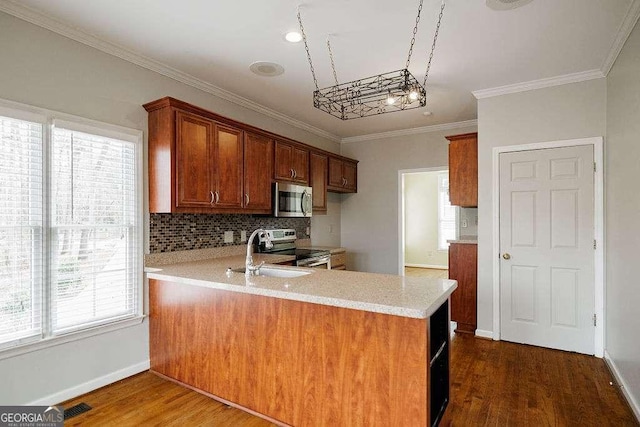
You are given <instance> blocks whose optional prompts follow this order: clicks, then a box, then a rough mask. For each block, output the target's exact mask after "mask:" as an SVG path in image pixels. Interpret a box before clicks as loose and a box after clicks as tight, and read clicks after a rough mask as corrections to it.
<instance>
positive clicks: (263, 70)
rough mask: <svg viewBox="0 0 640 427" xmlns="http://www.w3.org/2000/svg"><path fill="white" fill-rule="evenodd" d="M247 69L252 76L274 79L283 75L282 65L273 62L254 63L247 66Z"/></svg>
mask: <svg viewBox="0 0 640 427" xmlns="http://www.w3.org/2000/svg"><path fill="white" fill-rule="evenodd" d="M249 69H250V70H251V72H253V73H254V74H257V75H259V76H264V77H274V76H279V75H280V74H282V73H284V68H283V67H282V65H280V64H276V63H275V62H266V61H256V62H254V63H253V64H251V65H250V66H249Z"/></svg>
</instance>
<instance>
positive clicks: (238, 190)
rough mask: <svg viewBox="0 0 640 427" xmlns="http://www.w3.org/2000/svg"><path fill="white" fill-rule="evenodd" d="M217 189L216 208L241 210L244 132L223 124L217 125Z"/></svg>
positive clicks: (215, 156)
mask: <svg viewBox="0 0 640 427" xmlns="http://www.w3.org/2000/svg"><path fill="white" fill-rule="evenodd" d="M214 129H215V137H214V140H215V153H214V156H213V165H214V169H215V177H216V188H215V190H214V191H215V192H216V193H215V200H214V207H215V208H217V209H220V208H222V209H224V208H241V207H242V203H243V194H242V175H243V168H242V165H243V151H244V143H243V140H242V131H241V130H240V129H236V128H233V127H230V126H225V125H221V124H216V125H215V128H214Z"/></svg>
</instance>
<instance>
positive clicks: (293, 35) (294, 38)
mask: <svg viewBox="0 0 640 427" xmlns="http://www.w3.org/2000/svg"><path fill="white" fill-rule="evenodd" d="M284 38H285V40H287V41H288V42H291V43H298V42H299V41H301V40H302V34H300V33H299V32H297V31H289V32H288V33H287V34H285V35H284Z"/></svg>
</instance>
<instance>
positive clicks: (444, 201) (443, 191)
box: [438, 174, 457, 250]
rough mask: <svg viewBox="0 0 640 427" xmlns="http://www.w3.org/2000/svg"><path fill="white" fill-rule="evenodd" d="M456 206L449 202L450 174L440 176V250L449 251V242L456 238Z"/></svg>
mask: <svg viewBox="0 0 640 427" xmlns="http://www.w3.org/2000/svg"><path fill="white" fill-rule="evenodd" d="M456 216H457V211H456V208H455V206H451V202H449V174H440V175H438V249H439V250H448V249H449V243H448V242H447V240H454V239H455V238H456Z"/></svg>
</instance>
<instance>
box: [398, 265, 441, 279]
mask: <svg viewBox="0 0 640 427" xmlns="http://www.w3.org/2000/svg"><path fill="white" fill-rule="evenodd" d="M404 275H405V276H407V277H431V278H433V279H448V278H449V270H439V269H436V268H418V267H405V268H404Z"/></svg>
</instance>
